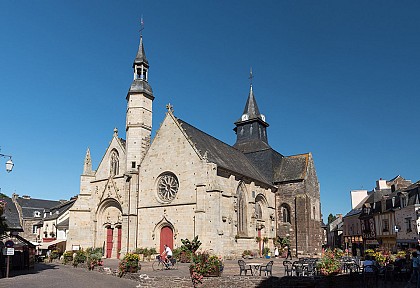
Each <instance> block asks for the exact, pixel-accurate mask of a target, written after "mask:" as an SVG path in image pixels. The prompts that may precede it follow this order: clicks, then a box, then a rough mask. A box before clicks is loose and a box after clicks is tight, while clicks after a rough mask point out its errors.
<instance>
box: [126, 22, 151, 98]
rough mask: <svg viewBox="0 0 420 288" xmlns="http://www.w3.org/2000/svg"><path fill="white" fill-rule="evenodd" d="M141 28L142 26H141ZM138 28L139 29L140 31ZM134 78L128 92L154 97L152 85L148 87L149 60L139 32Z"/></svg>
mask: <svg viewBox="0 0 420 288" xmlns="http://www.w3.org/2000/svg"><path fill="white" fill-rule="evenodd" d="M142 30H143V28H142ZM142 30H140V31H142ZM133 70H134V71H133V72H134V79H133V83H132V84H131V87H130V90H129V91H128V93H144V94H145V95H147V96H148V97H150V98H154V96H153V90H152V87H150V85H149V83H148V80H149V61H147V58H146V52H144V44H143V35H142V34H140V44H139V48H138V50H137V54H136V58H134V62H133Z"/></svg>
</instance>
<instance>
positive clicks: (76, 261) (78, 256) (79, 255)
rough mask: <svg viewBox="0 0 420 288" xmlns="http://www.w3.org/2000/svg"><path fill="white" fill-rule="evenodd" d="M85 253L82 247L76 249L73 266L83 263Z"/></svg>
mask: <svg viewBox="0 0 420 288" xmlns="http://www.w3.org/2000/svg"><path fill="white" fill-rule="evenodd" d="M86 258H87V257H86V253H85V251H84V250H83V249H80V250H78V251H76V255H75V256H74V257H73V266H75V267H77V265H79V264H80V263H85V261H86Z"/></svg>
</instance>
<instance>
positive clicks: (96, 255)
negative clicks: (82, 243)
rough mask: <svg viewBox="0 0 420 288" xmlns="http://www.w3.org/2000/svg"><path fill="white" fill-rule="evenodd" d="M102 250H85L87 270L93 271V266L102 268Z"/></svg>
mask: <svg viewBox="0 0 420 288" xmlns="http://www.w3.org/2000/svg"><path fill="white" fill-rule="evenodd" d="M102 256H103V250H102V248H87V249H86V261H87V266H88V269H89V270H93V269H94V268H95V266H102V265H103V262H102Z"/></svg>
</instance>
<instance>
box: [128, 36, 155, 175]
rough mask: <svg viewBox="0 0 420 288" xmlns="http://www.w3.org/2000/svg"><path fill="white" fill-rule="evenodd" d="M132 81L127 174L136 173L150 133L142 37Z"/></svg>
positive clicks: (150, 93) (149, 90) (149, 97)
mask: <svg viewBox="0 0 420 288" xmlns="http://www.w3.org/2000/svg"><path fill="white" fill-rule="evenodd" d="M133 74H134V79H133V82H132V83H131V86H130V89H129V90H128V93H127V97H126V99H127V116H126V126H125V127H126V128H125V129H126V141H127V142H126V152H127V172H130V171H136V170H137V167H138V165H139V164H140V162H141V161H142V159H143V157H144V155H145V153H146V151H147V149H148V147H149V145H150V136H151V131H152V103H153V99H154V98H155V97H154V96H153V91H152V87H150V85H149V83H148V78H149V62H148V61H147V58H146V53H145V52H144V45H143V36H142V35H140V44H139V48H138V51H137V55H136V58H135V59H134V62H133Z"/></svg>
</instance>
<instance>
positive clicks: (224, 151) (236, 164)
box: [175, 118, 274, 188]
mask: <svg viewBox="0 0 420 288" xmlns="http://www.w3.org/2000/svg"><path fill="white" fill-rule="evenodd" d="M175 119H176V121H178V123H179V125H180V126H181V128H182V129H183V130H184V132H185V133H186V134H187V136H188V137H189V138H190V140H191V141H192V142H193V143H194V145H195V147H196V148H197V149H198V150H199V151H200V154H201V156H205V155H206V157H207V159H208V161H209V162H212V163H215V164H217V166H219V167H221V168H224V169H226V170H229V171H231V172H234V173H237V174H240V175H243V176H246V177H249V178H251V179H253V180H256V181H258V182H260V183H263V184H266V185H268V186H270V187H273V185H272V184H271V183H270V182H269V181H268V180H267V179H266V178H265V177H264V176H263V175H262V174H261V173H260V172H259V171H258V169H256V168H255V167H254V165H252V163H251V162H250V161H249V160H248V158H247V157H246V156H245V154H243V153H242V152H241V151H239V150H238V149H236V148H234V147H232V146H230V145H228V144H226V143H224V142H222V141H220V140H218V139H216V138H214V137H213V136H210V135H208V134H207V133H205V132H203V131H201V130H199V129H197V128H195V127H194V126H192V125H190V124H188V123H187V122H185V121H183V120H181V119H179V118H175ZM273 188H274V187H273Z"/></svg>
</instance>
